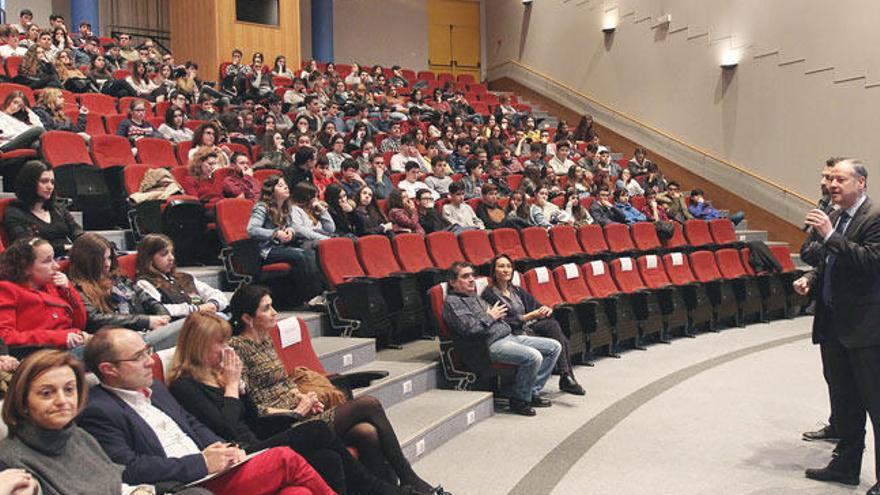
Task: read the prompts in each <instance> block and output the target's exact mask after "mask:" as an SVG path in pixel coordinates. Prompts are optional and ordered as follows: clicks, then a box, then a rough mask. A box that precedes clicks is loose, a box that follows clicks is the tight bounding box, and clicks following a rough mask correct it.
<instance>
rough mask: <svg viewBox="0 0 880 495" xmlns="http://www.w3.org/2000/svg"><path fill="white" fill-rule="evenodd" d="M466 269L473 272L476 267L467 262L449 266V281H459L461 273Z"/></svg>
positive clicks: (454, 263) (457, 262) (456, 262)
mask: <svg viewBox="0 0 880 495" xmlns="http://www.w3.org/2000/svg"><path fill="white" fill-rule="evenodd" d="M466 268H470V269H471V270H473V269H474V265H472V264H470V263H468V262H467V261H455V262H453V263H452V265H450V266H449V281H450V282H452V281H453V280H455V279H457V278H458V275H459V274H460V273H461V271H462V270H464V269H466Z"/></svg>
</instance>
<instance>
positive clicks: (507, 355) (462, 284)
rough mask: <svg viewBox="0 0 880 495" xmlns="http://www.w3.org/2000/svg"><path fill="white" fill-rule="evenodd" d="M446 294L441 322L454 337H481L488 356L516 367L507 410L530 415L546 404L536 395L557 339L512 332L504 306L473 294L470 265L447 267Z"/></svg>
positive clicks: (556, 350)
mask: <svg viewBox="0 0 880 495" xmlns="http://www.w3.org/2000/svg"><path fill="white" fill-rule="evenodd" d="M449 274H450V280H449V294H448V295H447V296H446V301H445V302H444V303H443V321H444V322H445V323H446V325H448V326H449V328H450V330H451V331H452V332H453V333H455V335H456V336H459V337H463V338H475V337H483V338H485V341H486V345H487V346H488V348H489V359H490V360H491V361H492V362H495V363H506V364H512V365H514V366H516V375H515V381H514V385H513V388H512V390H510V391H509V395H510V411H511V412H513V413H516V414H521V415H523V416H534V415H535V414H536V413H535V410H534V407H549V406H550V405H551V403H550V400H549V399H546V398H544V397H541V396H540V395H539V392H540V391H541V389H543V388H544V384H546V383H547V380H548V379H549V378H550V374H551V373H552V372H553V367H554V366H556V360H557V359H558V358H559V353H560V352H561V351H562V346H561V345H560V344H559V342H557V341H555V340H553V339H548V338H545V337H533V336H528V335H524V334H521V335H513V334H512V333H511V329H510V325H508V324H507V323H505V322H504V320H503V318H504V315H505V314H506V313H507V306H506V305H504V304H501V303H500V302H498V303H495V304H494V305H493V306H489V303H487V302H486V301H485V300H484V299H483V298H481V297H480V296H479V294H477V287H476V280H475V278H474V267H473V266H472V265H471V264H470V263H465V262H455V263H453V264H452V266H451V267H450V268H449Z"/></svg>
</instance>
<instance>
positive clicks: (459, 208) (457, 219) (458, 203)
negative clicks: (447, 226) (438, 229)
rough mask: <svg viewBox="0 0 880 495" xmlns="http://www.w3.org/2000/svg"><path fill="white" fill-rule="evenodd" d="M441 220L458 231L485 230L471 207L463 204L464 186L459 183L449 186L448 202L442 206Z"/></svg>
mask: <svg viewBox="0 0 880 495" xmlns="http://www.w3.org/2000/svg"><path fill="white" fill-rule="evenodd" d="M443 218H445V219H446V220H447V221H448V222H449V223H451V224H453V225H457V226H458V227H459V228H460V229H484V228H486V226H485V225H483V221H482V220H480V217H478V216H477V214H476V213H474V210H473V208H471V205H469V204H467V203H465V202H464V185H463V184H462V183H461V182H453V183H452V184H450V186H449V202H448V203H446V204H445V205H443Z"/></svg>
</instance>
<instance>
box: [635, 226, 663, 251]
mask: <svg viewBox="0 0 880 495" xmlns="http://www.w3.org/2000/svg"><path fill="white" fill-rule="evenodd" d="M630 234H632V238H633V241H634V242H635V247H636V249H638V250H639V251H656V250H658V249H660V238H659V237H657V228H656V227H655V226H654V224H653V223H652V222H636V223H634V224H632V225H631V226H630Z"/></svg>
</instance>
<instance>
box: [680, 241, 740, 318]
mask: <svg viewBox="0 0 880 495" xmlns="http://www.w3.org/2000/svg"><path fill="white" fill-rule="evenodd" d="M690 259H691V267H692V268H693V271H694V277H696V279H697V280H698V281H700V282H702V283H703V284H706V288H707V290H708V293H709V298H710V300H711V301H712V305H713V306H715V313H716V321H721V320H722V319H725V318H730V319H732V321H733V322H734V323H735V324H736V325H737V326H739V325H740V316H739V304H738V302H737V297H736V293H735V291H734V288H733V285H732V284H731V283H729V282H727V281H726V280H725V279H724V276H723V275H722V274H721V271H720V270H719V269H718V264H717V263H716V262H715V256H714V255H713V254H712V252H711V251H695V252H693V253H691V255H690Z"/></svg>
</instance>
